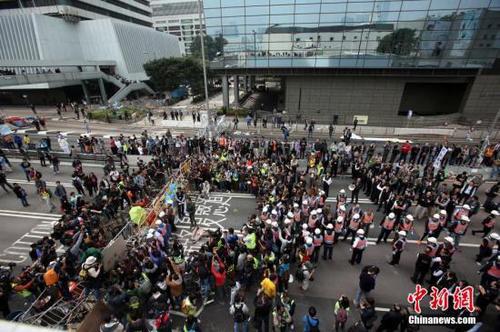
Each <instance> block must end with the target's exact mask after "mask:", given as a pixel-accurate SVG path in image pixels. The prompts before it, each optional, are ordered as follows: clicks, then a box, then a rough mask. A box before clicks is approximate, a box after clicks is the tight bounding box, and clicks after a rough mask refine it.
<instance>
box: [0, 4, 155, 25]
mask: <svg viewBox="0 0 500 332" xmlns="http://www.w3.org/2000/svg"><path fill="white" fill-rule="evenodd" d="M20 11H22V13H23V14H27V13H34V14H44V15H49V16H55V17H62V18H65V19H67V20H89V19H90V20H93V19H101V18H111V19H115V20H120V21H126V22H130V23H135V24H140V25H144V26H148V27H150V26H152V21H151V7H150V6H149V0H104V1H97V0H0V15H13V14H20Z"/></svg>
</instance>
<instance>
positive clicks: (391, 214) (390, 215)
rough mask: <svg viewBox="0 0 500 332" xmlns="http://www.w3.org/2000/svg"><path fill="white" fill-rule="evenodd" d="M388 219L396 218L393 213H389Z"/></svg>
mask: <svg viewBox="0 0 500 332" xmlns="http://www.w3.org/2000/svg"><path fill="white" fill-rule="evenodd" d="M388 217H389V219H394V218H396V215H395V214H394V212H391V213H389V215H388Z"/></svg>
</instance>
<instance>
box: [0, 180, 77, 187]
mask: <svg viewBox="0 0 500 332" xmlns="http://www.w3.org/2000/svg"><path fill="white" fill-rule="evenodd" d="M7 181H9V182H10V183H18V184H29V185H33V186H34V185H35V181H27V180H22V179H11V178H8V179H7ZM45 183H46V184H47V186H49V187H55V186H56V183H55V182H52V181H46V182H45ZM61 184H62V185H63V186H65V187H73V184H72V183H69V182H61Z"/></svg>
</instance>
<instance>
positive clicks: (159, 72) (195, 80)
mask: <svg viewBox="0 0 500 332" xmlns="http://www.w3.org/2000/svg"><path fill="white" fill-rule="evenodd" d="M144 70H145V71H146V74H147V75H148V76H149V78H150V81H151V82H152V83H153V84H154V86H155V88H156V89H157V90H159V91H172V90H174V89H176V88H177V87H178V86H179V85H189V86H190V87H191V92H192V93H193V94H194V95H197V94H200V93H202V92H203V67H202V65H201V62H200V61H198V60H197V59H194V58H189V57H188V58H162V59H158V60H153V61H150V62H148V63H145V64H144Z"/></svg>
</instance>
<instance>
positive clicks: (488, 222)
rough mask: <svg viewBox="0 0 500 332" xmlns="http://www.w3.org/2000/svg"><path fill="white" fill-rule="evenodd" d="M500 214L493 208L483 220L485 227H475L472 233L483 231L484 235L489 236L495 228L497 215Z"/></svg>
mask: <svg viewBox="0 0 500 332" xmlns="http://www.w3.org/2000/svg"><path fill="white" fill-rule="evenodd" d="M498 215H499V213H498V211H497V210H492V211H491V212H490V214H489V215H488V216H487V217H486V218H485V219H484V220H483V221H481V224H482V225H483V229H482V230H480V229H473V230H472V235H476V234H477V233H482V234H483V236H488V234H490V232H491V230H493V229H494V228H495V217H497V216H498Z"/></svg>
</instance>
